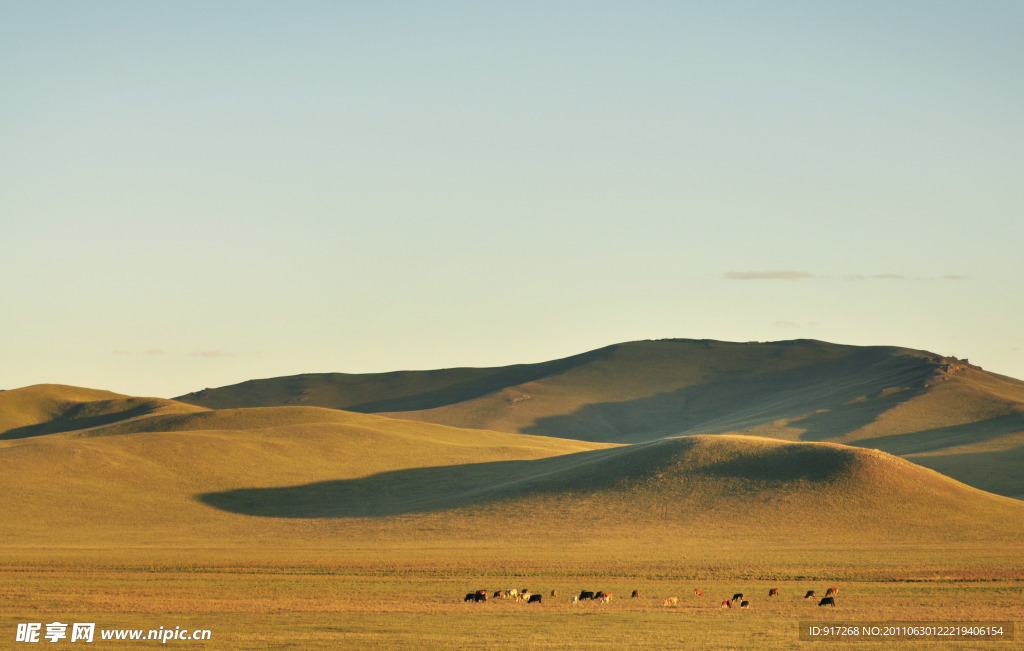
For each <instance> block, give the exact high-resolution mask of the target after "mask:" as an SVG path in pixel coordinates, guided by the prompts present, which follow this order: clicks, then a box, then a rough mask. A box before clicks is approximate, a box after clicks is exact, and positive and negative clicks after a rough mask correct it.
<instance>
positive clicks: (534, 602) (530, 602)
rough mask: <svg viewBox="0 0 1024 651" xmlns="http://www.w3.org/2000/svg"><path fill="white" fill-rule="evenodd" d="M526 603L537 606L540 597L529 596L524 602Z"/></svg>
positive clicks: (535, 595) (536, 595)
mask: <svg viewBox="0 0 1024 651" xmlns="http://www.w3.org/2000/svg"><path fill="white" fill-rule="evenodd" d="M526 603H528V604H539V603H540V595H539V594H532V595H530V598H529V599H527V600H526Z"/></svg>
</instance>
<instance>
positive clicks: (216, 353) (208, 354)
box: [193, 350, 233, 359]
mask: <svg viewBox="0 0 1024 651" xmlns="http://www.w3.org/2000/svg"><path fill="white" fill-rule="evenodd" d="M193 355H195V356H196V357H205V358H207V359H213V358H214V357H232V356H233V355H232V353H227V352H224V351H223V350H201V351H199V352H198V353H193Z"/></svg>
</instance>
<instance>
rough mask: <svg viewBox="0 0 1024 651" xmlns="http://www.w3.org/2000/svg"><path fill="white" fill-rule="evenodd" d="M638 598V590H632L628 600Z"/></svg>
mask: <svg viewBox="0 0 1024 651" xmlns="http://www.w3.org/2000/svg"><path fill="white" fill-rule="evenodd" d="M639 596H640V591H639V590H634V591H633V594H631V595H630V599H636V598H638V597H639Z"/></svg>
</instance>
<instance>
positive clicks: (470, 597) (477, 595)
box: [463, 590, 487, 601]
mask: <svg viewBox="0 0 1024 651" xmlns="http://www.w3.org/2000/svg"><path fill="white" fill-rule="evenodd" d="M463 601H487V591H486V590H477V591H476V592H470V593H469V594H467V595H466V598H465V599H463Z"/></svg>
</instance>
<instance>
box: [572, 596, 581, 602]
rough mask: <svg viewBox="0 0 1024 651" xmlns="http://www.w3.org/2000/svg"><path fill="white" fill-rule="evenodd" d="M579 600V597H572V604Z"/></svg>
mask: <svg viewBox="0 0 1024 651" xmlns="http://www.w3.org/2000/svg"><path fill="white" fill-rule="evenodd" d="M579 600H580V598H579V595H573V596H572V603H577V602H578V601H579Z"/></svg>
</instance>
